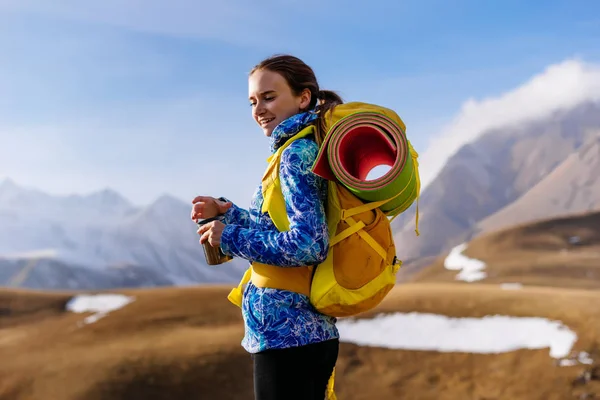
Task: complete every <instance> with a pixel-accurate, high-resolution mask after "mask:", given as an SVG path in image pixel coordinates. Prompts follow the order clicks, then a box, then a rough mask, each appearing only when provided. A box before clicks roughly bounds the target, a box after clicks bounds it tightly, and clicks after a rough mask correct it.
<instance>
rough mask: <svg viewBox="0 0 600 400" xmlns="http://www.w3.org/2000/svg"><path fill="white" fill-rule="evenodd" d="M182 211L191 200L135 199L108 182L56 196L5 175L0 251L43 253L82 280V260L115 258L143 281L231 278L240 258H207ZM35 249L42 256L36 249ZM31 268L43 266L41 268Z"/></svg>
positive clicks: (18, 255)
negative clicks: (214, 262)
mask: <svg viewBox="0 0 600 400" xmlns="http://www.w3.org/2000/svg"><path fill="white" fill-rule="evenodd" d="M189 213H190V205H186V204H185V203H184V202H182V201H180V200H178V199H176V198H174V197H170V196H161V197H160V198H158V199H157V200H156V201H154V202H153V203H151V204H149V205H148V206H145V207H136V206H133V205H132V204H130V203H129V202H128V201H127V200H126V199H124V198H122V197H121V196H120V195H119V194H118V193H116V192H113V191H110V190H104V191H101V192H98V193H93V194H91V195H89V196H66V197H61V196H50V195H48V194H45V193H42V192H39V191H36V190H30V189H26V188H22V187H20V186H18V185H16V184H15V183H14V182H12V181H4V182H3V183H0V258H4V259H20V260H32V259H38V258H42V259H46V260H47V263H46V264H44V265H47V266H48V268H46V271H47V273H48V274H50V275H51V273H50V271H51V270H54V271H56V273H57V274H59V276H66V275H69V274H70V275H72V276H79V277H82V278H81V281H80V282H81V284H82V287H85V288H88V279H87V278H84V277H83V275H81V273H82V271H81V270H80V269H81V268H87V269H93V270H95V271H96V272H97V273H101V274H100V275H102V274H106V273H107V270H108V269H110V268H112V267H115V266H122V265H127V266H129V267H128V268H133V267H135V268H138V269H140V270H139V273H140V275H139V277H140V279H141V280H140V282H143V281H146V280H148V283H149V284H159V283H160V284H163V283H165V282H175V283H177V284H192V283H217V282H220V283H226V282H227V283H229V282H231V283H234V282H236V281H237V280H238V279H239V277H240V276H241V271H242V269H243V268H245V267H246V264H247V263H246V262H245V261H244V260H234V261H232V262H230V263H227V264H225V265H220V266H208V265H207V264H206V262H205V259H204V253H203V250H202V247H201V246H200V244H199V243H198V235H197V233H196V230H197V227H196V225H195V224H194V222H193V221H191V220H190V218H189V215H190V214H189ZM40 252H42V253H44V255H43V256H42V257H40V256H39V255H37V253H40ZM49 260H54V261H55V262H54V263H50V262H49ZM146 269H149V270H152V271H153V272H152V273H151V272H150V271H149V270H146ZM143 271H146V272H143ZM35 273H36V274H42V269H39V268H38V269H36V270H35ZM114 274H115V272H114V270H113V272H110V273H108V275H109V276H111V277H110V278H109V277H107V276H105V278H103V279H104V280H106V279H108V280H109V281H115V279H116V277H115V276H114ZM50 275H48V276H47V279H48V282H49V285H50V282H51V281H52V280H53V279H52V278H51V276H50ZM84 275H85V274H84ZM87 275H90V273H87ZM87 275H86V276H87ZM96 275H98V274H96ZM40 276H42V275H40ZM32 279H33V280H35V279H34V278H33V277H32ZM33 280H29V281H28V280H23V282H24V284H25V285H26V284H27V282H33ZM38 281H39V279H38ZM57 281H58V282H63V280H61V278H57ZM116 281H119V279H116ZM121 281H122V279H121ZM131 284H132V285H133V286H137V285H135V282H131ZM25 287H36V288H37V287H39V286H37V285H34V286H25ZM52 287H54V286H52ZM70 287H73V286H72V285H68V286H64V288H70ZM99 287H104V286H99Z"/></svg>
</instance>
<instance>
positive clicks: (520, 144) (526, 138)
mask: <svg viewBox="0 0 600 400" xmlns="http://www.w3.org/2000/svg"><path fill="white" fill-rule="evenodd" d="M599 128H600V104H597V103H586V104H584V105H581V106H578V107H576V108H574V109H570V110H561V111H558V112H556V113H554V114H553V115H552V116H550V117H548V118H546V119H543V120H538V121H533V122H531V123H528V124H524V125H521V126H512V127H506V128H503V129H497V130H494V131H490V132H485V133H483V135H482V136H481V137H480V138H479V139H477V140H475V141H474V142H472V143H469V144H467V145H465V146H464V147H462V148H461V149H460V150H459V151H458V152H457V153H456V154H455V155H454V156H452V157H451V158H450V159H449V160H448V162H447V164H446V166H445V167H444V168H443V169H442V171H441V172H440V174H439V175H438V176H437V177H436V178H435V179H434V181H433V182H432V183H431V184H430V185H429V186H428V187H427V188H426V189H425V190H424V192H423V194H422V197H421V201H420V212H421V218H420V221H419V223H420V233H421V236H419V237H416V236H415V234H414V220H413V219H398V220H396V221H394V222H393V228H394V232H395V235H394V239H395V241H396V243H397V246H398V256H399V258H400V259H404V260H407V261H409V260H411V259H416V258H420V257H425V256H435V255H437V254H439V253H440V252H442V251H445V250H448V249H449V248H451V247H452V246H453V245H455V244H457V243H459V242H460V241H463V240H465V239H468V238H469V237H470V236H471V235H472V234H473V228H474V227H475V225H476V224H477V223H478V222H479V221H481V220H483V219H485V218H486V217H488V216H490V215H492V214H494V213H496V212H497V211H499V210H501V209H502V208H504V207H506V206H507V205H509V204H511V203H512V202H514V201H516V200H517V199H519V198H520V197H521V196H523V195H524V194H525V193H527V192H528V191H529V190H530V189H531V188H532V187H534V186H535V185H536V184H538V183H539V182H540V181H541V180H543V179H544V178H545V177H546V176H547V175H548V174H550V173H551V172H552V171H553V170H554V169H555V168H556V167H557V166H559V165H560V164H561V163H563V162H564V161H565V160H566V159H567V158H568V157H569V156H570V155H571V154H573V153H574V152H576V151H577V150H578V149H579V148H580V147H581V146H582V145H583V143H585V142H586V141H588V140H590V138H591V137H594V136H595V135H596V132H597V130H598V129H599ZM595 174H597V172H596V171H595V170H593V169H591V168H588V169H586V170H585V173H584V174H583V175H582V176H587V177H590V176H592V175H595ZM582 179H587V178H585V177H582ZM562 211H564V212H567V211H568V210H565V209H563V210H562ZM412 212H414V207H413V208H412V210H411V211H409V214H411V213H412Z"/></svg>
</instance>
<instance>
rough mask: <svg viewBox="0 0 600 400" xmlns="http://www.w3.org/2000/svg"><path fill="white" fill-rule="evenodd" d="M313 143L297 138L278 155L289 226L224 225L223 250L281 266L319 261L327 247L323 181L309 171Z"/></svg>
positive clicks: (315, 148)
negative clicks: (279, 228)
mask: <svg viewBox="0 0 600 400" xmlns="http://www.w3.org/2000/svg"><path fill="white" fill-rule="evenodd" d="M317 153H318V147H317V144H316V143H315V142H314V141H312V140H308V139H299V140H297V141H295V142H294V143H292V144H291V145H290V146H288V148H286V149H285V150H284V151H283V153H282V155H281V162H280V169H279V179H280V181H281V189H282V192H283V197H284V199H285V203H286V211H287V215H288V219H289V222H290V229H289V230H288V231H285V232H279V231H278V230H277V229H276V228H275V227H274V226H273V229H272V230H258V229H248V228H244V227H242V226H240V225H227V226H226V227H225V229H224V230H223V234H222V237H221V249H222V250H223V252H224V253H225V254H228V255H231V256H234V257H241V258H245V259H247V260H250V261H257V262H260V263H264V264H270V265H277V266H281V267H297V266H306V265H314V264H318V263H321V262H323V261H324V260H325V258H326V257H327V252H328V250H329V232H328V227H327V220H326V218H325V209H324V200H325V196H326V188H327V186H326V181H325V180H324V179H323V178H321V177H319V176H317V175H315V174H313V173H312V172H311V171H310V168H311V167H312V165H313V163H314V161H315V159H316V157H317Z"/></svg>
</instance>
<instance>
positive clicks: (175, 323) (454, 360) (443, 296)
mask: <svg viewBox="0 0 600 400" xmlns="http://www.w3.org/2000/svg"><path fill="white" fill-rule="evenodd" d="M228 290H229V289H228V288H218V287H215V288H161V289H153V290H126V291H119V293H122V294H126V295H128V296H134V297H135V299H134V301H133V302H132V303H130V304H127V305H126V306H124V307H123V308H121V309H119V310H116V311H112V312H110V313H109V314H108V315H106V316H104V317H103V318H101V319H99V320H98V321H97V322H95V323H91V324H83V320H84V318H85V316H87V315H89V314H77V313H73V312H69V311H65V305H66V303H67V301H68V300H69V298H70V296H71V294H70V293H38V292H31V291H15V290H4V291H0V315H1V316H0V360H2V362H0V398H2V399H3V400H4V399H7V400H12V399H57V400H59V399H65V400H74V399H78V400H79V399H88V400H100V399H115V400H119V399H123V400H125V399H174V398H182V399H183V398H185V399H252V367H251V360H250V357H249V356H248V355H247V354H246V353H245V352H244V351H243V349H242V348H241V347H240V340H241V337H242V335H243V326H242V324H241V320H240V315H239V309H237V308H236V307H235V306H233V305H231V304H230V303H229V302H228V301H227V300H226V298H225V297H226V294H227V292H228ZM599 300H600V298H599V294H598V293H597V292H595V291H587V290H571V289H553V288H534V287H531V288H524V289H523V290H516V291H506V290H501V289H500V288H499V287H498V286H497V285H483V284H480V285H470V286H469V285H454V284H437V283H424V284H405V285H401V286H398V287H397V288H396V289H395V290H394V291H393V292H392V294H391V295H390V296H389V298H388V299H386V301H385V302H384V303H383V304H382V305H381V306H380V307H379V308H378V309H377V310H376V311H374V312H372V313H369V314H365V315H364V316H363V318H365V319H370V318H373V317H375V316H376V315H377V314H380V313H388V314H389V313H395V312H423V313H438V314H443V315H448V316H453V317H466V316H470V317H482V316H485V315H495V314H502V315H514V316H543V317H547V318H550V319H556V320H560V321H563V323H564V324H566V325H567V326H568V327H569V328H570V329H572V330H574V331H576V332H577V334H578V340H577V342H576V343H575V345H574V348H573V352H578V351H586V352H588V353H589V354H590V356H591V358H592V359H594V360H600V353H599V349H600V308H599V307H597V306H595V305H596V304H598V302H599ZM399 328H400V330H399V332H401V331H402V327H399ZM596 365H600V364H596V362H595V361H594V364H591V365H584V364H580V363H575V365H573V366H559V365H558V360H556V359H553V358H551V357H550V356H549V352H548V349H539V350H526V349H522V350H515V351H510V352H506V353H501V354H468V353H459V352H451V353H446V352H435V351H415V350H406V349H389V348H383V347H379V348H373V347H363V346H357V345H355V344H351V343H342V346H341V354H340V360H339V363H338V375H337V380H336V387H337V393H338V396H339V399H340V400H349V399H354V400H358V399H374V398H376V399H398V398H402V399H505V398H510V399H571V398H582V397H580V396H581V395H583V394H586V393H587V394H588V395H589V394H591V393H596V394H598V395H600V384H599V381H597V380H595V379H600V378H598V375H599V374H600V367H598V366H596ZM594 377H595V378H594ZM578 382H579V383H578ZM588 398H589V397H588Z"/></svg>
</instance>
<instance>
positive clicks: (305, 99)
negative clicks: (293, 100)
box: [299, 89, 312, 110]
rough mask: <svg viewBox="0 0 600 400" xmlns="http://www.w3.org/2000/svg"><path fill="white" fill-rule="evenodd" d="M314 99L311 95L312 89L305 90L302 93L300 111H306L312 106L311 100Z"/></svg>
mask: <svg viewBox="0 0 600 400" xmlns="http://www.w3.org/2000/svg"><path fill="white" fill-rule="evenodd" d="M311 98H312V96H311V94H310V89H304V90H303V91H302V93H300V104H299V106H300V109H301V110H305V109H306V108H307V107H308V106H309V105H310V99H311Z"/></svg>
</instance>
